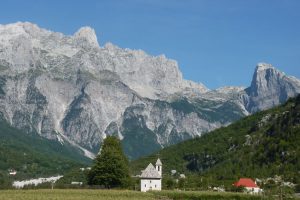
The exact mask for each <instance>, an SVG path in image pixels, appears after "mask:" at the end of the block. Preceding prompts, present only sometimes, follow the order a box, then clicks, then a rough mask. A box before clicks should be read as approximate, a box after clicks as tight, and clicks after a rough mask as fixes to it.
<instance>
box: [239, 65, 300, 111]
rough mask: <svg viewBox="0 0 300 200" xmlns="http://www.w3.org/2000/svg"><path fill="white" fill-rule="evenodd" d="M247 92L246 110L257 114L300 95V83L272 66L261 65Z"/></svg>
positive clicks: (258, 66)
mask: <svg viewBox="0 0 300 200" xmlns="http://www.w3.org/2000/svg"><path fill="white" fill-rule="evenodd" d="M246 92H247V94H248V97H247V101H246V105H245V106H246V108H247V109H248V110H249V111H250V112H257V111H259V110H265V109H268V108H271V107H273V106H276V105H278V104H280V103H284V102H285V101H286V100H287V99H288V98H290V97H294V96H295V95H297V94H299V93H300V81H299V80H298V79H296V78H295V77H292V76H287V75H285V74H284V73H283V72H280V71H279V70H277V69H275V68H274V67H273V66H272V65H270V64H266V63H259V64H258V65H257V67H256V70H255V73H254V76H253V79H252V83H251V86H250V87H249V88H247V89H246Z"/></svg>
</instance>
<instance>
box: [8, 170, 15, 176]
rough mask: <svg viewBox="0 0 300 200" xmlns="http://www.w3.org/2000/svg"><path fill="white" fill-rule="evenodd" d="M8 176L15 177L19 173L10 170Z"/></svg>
mask: <svg viewBox="0 0 300 200" xmlns="http://www.w3.org/2000/svg"><path fill="white" fill-rule="evenodd" d="M8 174H9V175H11V176H15V175H17V171H16V170H13V169H10V170H8Z"/></svg>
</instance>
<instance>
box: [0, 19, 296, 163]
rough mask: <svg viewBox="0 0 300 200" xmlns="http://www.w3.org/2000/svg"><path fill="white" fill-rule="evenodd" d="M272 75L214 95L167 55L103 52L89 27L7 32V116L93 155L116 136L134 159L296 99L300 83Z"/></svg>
mask: <svg viewBox="0 0 300 200" xmlns="http://www.w3.org/2000/svg"><path fill="white" fill-rule="evenodd" d="M272 70H273V69H272ZM272 70H270V72H269V71H268V69H266V70H257V73H256V75H255V78H254V80H253V83H252V85H251V87H250V88H248V89H246V90H245V89H244V88H238V87H225V88H220V89H218V90H213V91H210V90H208V89H207V88H206V87H205V86H203V85H202V84H198V83H195V82H192V81H187V80H184V79H183V78H182V74H181V72H180V71H179V68H178V65H177V63H176V61H174V60H169V59H167V58H166V57H165V56H158V57H153V56H150V55H147V54H146V53H145V52H143V51H141V50H130V49H121V48H119V47H117V46H115V45H113V44H110V43H108V44H106V45H105V46H103V47H100V46H99V44H98V40H97V37H96V34H95V32H94V30H93V29H91V28H89V27H84V28H81V29H80V30H79V31H78V32H76V33H75V34H74V35H73V36H65V35H63V34H61V33H55V32H51V31H48V30H45V29H41V28H39V27H38V26H36V25H34V24H31V23H20V22H19V23H16V24H8V25H0V117H1V118H2V119H4V120H6V121H8V122H9V123H10V124H11V125H13V126H15V127H18V128H20V129H23V130H26V131H27V132H36V133H38V134H40V135H42V136H43V137H46V138H49V139H56V140H59V141H61V140H62V139H63V140H67V141H68V142H70V143H71V144H73V145H75V146H77V147H79V148H81V149H83V150H84V151H85V152H86V155H87V156H89V157H91V155H92V153H91V152H93V153H98V151H99V146H100V145H101V142H102V140H103V139H104V138H105V137H106V136H107V135H116V136H118V137H119V138H121V139H122V143H123V146H124V148H125V152H126V153H127V155H128V156H129V157H130V158H136V157H139V156H142V155H146V154H149V153H152V152H153V151H155V150H158V149H160V148H163V147H165V146H167V145H170V144H174V143H177V142H180V141H182V140H185V139H188V138H192V137H196V136H201V135H202V134H203V133H205V132H209V131H210V130H213V129H215V128H217V127H220V126H226V125H228V124H229V123H231V122H232V121H234V120H237V119H239V118H241V117H243V116H245V115H248V114H249V113H252V112H255V111H257V110H261V109H265V108H267V107H268V106H273V105H276V104H278V103H281V102H282V101H284V100H286V99H287V97H290V96H293V95H295V94H296V93H297V92H299V80H297V79H296V78H291V77H287V76H285V75H282V74H281V73H279V72H278V71H277V70H275V69H274V70H273V71H274V72H273V71H272ZM261 71H263V73H262V72H261ZM279 86H280V87H279ZM278 87H279V89H278ZM269 98H271V100H269ZM272 98H274V99H272Z"/></svg>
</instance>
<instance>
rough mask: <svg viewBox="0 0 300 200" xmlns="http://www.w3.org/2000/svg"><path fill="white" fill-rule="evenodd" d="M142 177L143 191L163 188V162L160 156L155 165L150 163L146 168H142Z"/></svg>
mask: <svg viewBox="0 0 300 200" xmlns="http://www.w3.org/2000/svg"><path fill="white" fill-rule="evenodd" d="M140 178H141V192H147V191H148V190H161V179H162V163H161V161H160V159H159V158H158V159H157V161H156V163H155V167H154V166H153V165H152V163H150V164H149V165H148V166H147V167H146V169H145V170H142V174H141V176H140Z"/></svg>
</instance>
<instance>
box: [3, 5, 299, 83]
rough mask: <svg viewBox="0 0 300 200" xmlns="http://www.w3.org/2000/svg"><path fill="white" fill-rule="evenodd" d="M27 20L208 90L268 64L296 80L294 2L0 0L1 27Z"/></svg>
mask: <svg viewBox="0 0 300 200" xmlns="http://www.w3.org/2000/svg"><path fill="white" fill-rule="evenodd" d="M17 21H29V22H33V23H36V24H38V25H39V26H40V27H43V28H46V29H50V30H53V31H57V32H63V33H65V34H73V33H74V32H76V30H78V29H79V28H80V27H81V26H87V25H88V26H91V27H93V28H94V29H95V30H96V32H97V36H98V41H99V43H100V45H101V46H102V45H104V44H105V43H106V42H112V43H114V44H116V45H118V46H120V47H124V48H125V47H126V48H131V49H143V50H144V51H146V52H147V53H149V54H152V55H159V54H165V55H166V56H167V57H168V58H172V59H175V60H177V61H178V63H179V67H180V69H181V71H182V73H183V76H184V77H185V78H186V79H190V80H194V81H197V82H202V83H204V84H205V85H206V86H207V87H209V88H217V87H220V86H225V85H236V86H248V85H250V82H251V78H252V74H253V71H254V68H255V65H256V64H257V63H258V62H268V63H271V64H273V65H274V66H276V67H277V68H279V69H280V70H282V71H284V72H285V73H287V74H290V75H293V76H296V77H298V78H300V1H299V0H81V1H80V0H48V1H46V0H26V1H24V0H2V1H1V7H0V24H7V23H13V22H17Z"/></svg>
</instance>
